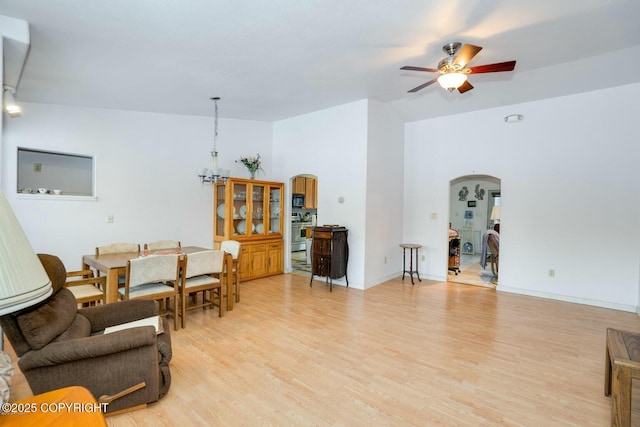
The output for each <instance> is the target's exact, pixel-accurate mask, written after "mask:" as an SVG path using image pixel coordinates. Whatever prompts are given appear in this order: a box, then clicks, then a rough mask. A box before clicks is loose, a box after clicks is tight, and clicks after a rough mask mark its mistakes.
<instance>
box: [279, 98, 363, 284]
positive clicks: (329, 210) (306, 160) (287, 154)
mask: <svg viewBox="0 0 640 427" xmlns="http://www.w3.org/2000/svg"><path fill="white" fill-rule="evenodd" d="M367 105H368V101H366V100H363V101H358V102H354V103H350V104H346V105H341V106H338V107H333V108H329V109H326V110H321V111H317V112H314V113H310V114H305V115H302V116H297V117H293V118H290V119H287V120H282V121H279V122H276V123H275V124H274V144H273V145H274V155H273V158H274V162H273V169H274V171H277V174H278V178H279V180H281V181H285V182H287V183H288V182H289V180H290V178H291V177H293V176H295V175H299V174H311V175H315V176H317V177H318V224H320V225H322V224H340V225H342V226H345V227H347V229H348V230H349V236H348V239H349V240H348V242H349V251H350V258H349V265H348V270H347V274H348V276H349V286H351V287H355V288H359V289H362V288H363V287H364V252H365V244H364V242H365V221H364V219H365V206H366V205H365V202H366V173H367V164H366V161H367V158H366V148H367V147H366V144H367V114H368V113H367ZM286 193H287V200H286V201H285V203H286V208H287V210H286V212H287V214H286V216H285V230H287V233H288V232H289V230H290V229H291V223H290V220H291V218H290V216H291V215H290V212H291V188H288V189H287V191H286ZM339 197H343V198H344V202H343V203H339V201H338V198H339ZM289 251H290V238H289V236H288V234H287V236H286V237H285V252H286V253H289ZM290 266H291V264H290V259H288V258H287V265H285V267H286V268H290ZM336 283H338V284H342V283H344V280H342V279H341V280H334V284H336Z"/></svg>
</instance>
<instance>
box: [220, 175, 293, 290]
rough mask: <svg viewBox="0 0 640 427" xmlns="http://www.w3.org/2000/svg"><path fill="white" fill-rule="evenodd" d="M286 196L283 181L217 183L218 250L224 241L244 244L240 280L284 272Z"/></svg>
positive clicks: (230, 179)
mask: <svg viewBox="0 0 640 427" xmlns="http://www.w3.org/2000/svg"><path fill="white" fill-rule="evenodd" d="M283 196H284V184H283V183H281V182H270V181H257V180H251V179H242V178H229V179H227V182H226V183H216V184H214V197H213V236H214V243H215V247H216V248H219V247H220V242H222V241H223V240H237V241H239V242H240V243H241V244H242V249H241V255H240V280H251V279H256V278H258V277H265V276H271V275H274V274H280V273H282V272H283V271H284V261H283V259H284V258H283V255H284V240H283V238H282V227H283V219H282V213H284V209H283V207H284V205H283Z"/></svg>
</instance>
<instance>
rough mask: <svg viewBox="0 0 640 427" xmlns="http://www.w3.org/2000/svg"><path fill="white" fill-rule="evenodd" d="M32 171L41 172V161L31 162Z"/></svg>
mask: <svg viewBox="0 0 640 427" xmlns="http://www.w3.org/2000/svg"><path fill="white" fill-rule="evenodd" d="M33 171H34V172H42V163H34V164H33Z"/></svg>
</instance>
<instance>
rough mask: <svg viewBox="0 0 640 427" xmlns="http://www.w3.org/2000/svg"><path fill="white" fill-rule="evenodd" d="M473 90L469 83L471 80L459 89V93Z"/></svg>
mask: <svg viewBox="0 0 640 427" xmlns="http://www.w3.org/2000/svg"><path fill="white" fill-rule="evenodd" d="M471 89H473V85H472V84H471V83H469V80H467V81H465V82H464V83H462V85H461V86H460V87H459V88H458V92H460V93H465V92H466V91H468V90H471Z"/></svg>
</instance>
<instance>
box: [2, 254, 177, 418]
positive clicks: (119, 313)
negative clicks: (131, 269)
mask: <svg viewBox="0 0 640 427" xmlns="http://www.w3.org/2000/svg"><path fill="white" fill-rule="evenodd" d="M38 257H39V258H40V261H41V262H42V265H43V266H44V268H45V270H46V271H47V274H48V275H49V278H50V279H51V282H52V285H53V294H52V296H50V297H49V298H48V299H47V300H45V301H43V302H42V303H40V304H38V305H36V306H33V307H29V308H28V309H25V310H22V311H19V312H16V313H12V314H7V315H5V316H2V317H0V324H1V325H2V328H3V330H4V332H5V334H6V336H7V338H8V339H9V342H10V343H11V345H12V347H13V349H14V350H15V352H16V354H17V355H18V357H19V360H18V366H19V367H20V370H21V371H22V373H23V374H24V376H25V378H26V379H27V382H28V383H29V386H30V387H31V391H32V392H33V393H34V394H39V393H44V392H47V391H49V390H54V389H57V388H62V387H68V386H73V385H79V386H84V387H86V388H87V389H89V390H90V391H91V393H92V394H93V395H94V396H95V397H96V399H99V398H100V397H101V396H103V395H117V394H119V393H121V392H122V391H123V390H126V389H128V388H130V387H132V386H135V385H138V384H140V383H143V382H144V383H145V387H143V388H141V389H139V390H135V391H133V392H130V393H128V394H125V395H124V396H122V397H119V398H118V399H116V400H114V401H113V402H112V403H110V404H109V405H108V408H107V411H108V412H115V411H119V410H122V409H125V408H130V407H132V406H140V405H146V404H147V403H152V402H155V401H157V400H158V399H159V398H161V397H162V396H164V395H165V394H166V393H167V391H168V390H169V386H170V384H171V373H170V371H169V361H170V360H171V337H170V335H169V330H170V328H169V325H168V323H167V320H166V319H163V326H164V332H163V333H161V334H159V335H156V331H155V330H154V328H153V327H152V326H145V327H137V328H130V329H125V330H121V331H118V332H113V333H110V334H106V335H105V334H103V333H102V332H103V331H104V329H105V328H106V327H109V326H114V325H119V324H122V323H126V322H131V321H134V320H139V319H143V318H146V317H150V316H155V315H157V314H158V307H157V303H156V302H155V301H150V300H131V301H122V302H117V303H113V304H107V305H99V306H95V307H88V308H81V309H78V308H77V302H76V299H75V297H74V296H73V294H72V293H71V292H70V291H69V290H68V289H66V288H64V287H63V285H64V282H65V278H66V272H65V268H64V265H63V264H62V262H61V261H60V259H59V258H58V257H55V256H52V255H42V254H40V255H38Z"/></svg>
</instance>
